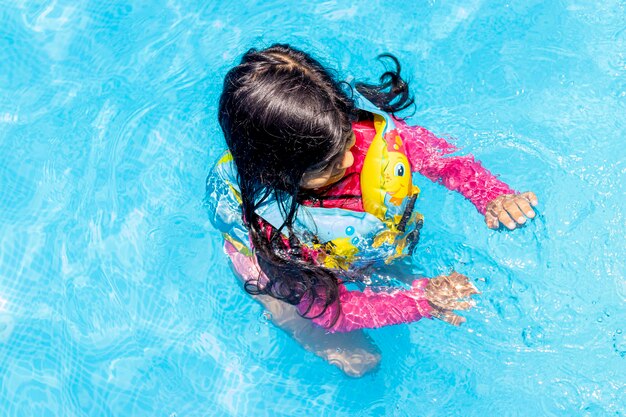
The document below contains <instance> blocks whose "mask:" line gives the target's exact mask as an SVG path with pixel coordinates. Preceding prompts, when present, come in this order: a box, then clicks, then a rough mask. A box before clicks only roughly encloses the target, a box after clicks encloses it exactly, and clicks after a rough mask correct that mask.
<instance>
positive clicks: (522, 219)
mask: <svg viewBox="0 0 626 417" xmlns="http://www.w3.org/2000/svg"><path fill="white" fill-rule="evenodd" d="M517 200H518V198H515V199H512V200H510V201H507V202H506V203H504V209H505V210H506V211H507V212H508V213H509V216H511V218H512V219H513V220H515V222H516V223H517V224H524V223H526V216H524V214H523V213H522V210H520V208H519V206H518V205H517ZM519 200H521V199H519Z"/></svg>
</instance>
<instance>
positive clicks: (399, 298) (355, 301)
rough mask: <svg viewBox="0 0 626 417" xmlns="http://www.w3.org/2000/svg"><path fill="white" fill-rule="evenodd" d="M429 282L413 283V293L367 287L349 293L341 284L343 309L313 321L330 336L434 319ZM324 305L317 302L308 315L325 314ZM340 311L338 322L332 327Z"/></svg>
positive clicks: (328, 311)
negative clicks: (427, 284)
mask: <svg viewBox="0 0 626 417" xmlns="http://www.w3.org/2000/svg"><path fill="white" fill-rule="evenodd" d="M427 282H428V280H427V279H419V280H415V281H413V288H412V289H410V290H402V289H393V290H390V291H381V292H374V291H372V289H371V288H369V287H367V288H365V290H364V291H362V292H361V291H349V290H348V289H347V288H346V287H345V285H343V284H339V306H338V305H336V304H335V305H331V306H329V307H328V308H327V309H326V311H324V313H323V314H322V315H321V316H320V317H316V318H314V319H312V320H313V323H315V324H316V325H318V326H320V327H323V328H325V329H327V330H328V331H329V332H330V333H335V332H350V331H353V330H357V329H365V328H367V329H373V328H377V327H382V326H389V325H392V324H400V323H410V322H414V321H418V320H419V319H421V318H422V317H426V318H431V315H430V311H431V307H430V304H429V303H428V301H427V300H426V297H425V296H424V287H425V286H426V283H427ZM322 305H323V302H322V301H321V300H316V302H315V303H314V304H313V306H312V307H311V309H310V311H309V312H308V313H307V316H309V317H311V316H315V315H317V314H319V312H320V311H321V308H322ZM308 306H309V301H308V300H307V299H303V300H302V302H301V303H300V304H298V311H300V314H304V313H305V312H306V309H307V308H308ZM338 309H339V316H338V317H337V321H336V322H335V323H334V324H332V325H331V323H332V320H333V318H334V317H335V315H336V314H337V311H338Z"/></svg>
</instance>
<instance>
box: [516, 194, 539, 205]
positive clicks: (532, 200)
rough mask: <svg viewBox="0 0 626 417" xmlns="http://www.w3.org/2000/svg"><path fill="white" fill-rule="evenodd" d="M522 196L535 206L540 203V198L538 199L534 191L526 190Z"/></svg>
mask: <svg viewBox="0 0 626 417" xmlns="http://www.w3.org/2000/svg"><path fill="white" fill-rule="evenodd" d="M520 196H521V197H524V198H525V199H526V200H528V202H529V203H530V204H532V205H533V207H535V206H536V205H537V204H539V200H537V196H536V195H535V193H533V192H532V191H526V192H525V193H522V194H520Z"/></svg>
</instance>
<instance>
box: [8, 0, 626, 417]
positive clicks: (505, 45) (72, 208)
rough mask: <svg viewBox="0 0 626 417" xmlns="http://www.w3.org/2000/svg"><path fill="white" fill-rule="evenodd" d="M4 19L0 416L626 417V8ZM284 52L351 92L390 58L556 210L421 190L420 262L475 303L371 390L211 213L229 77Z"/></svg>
mask: <svg viewBox="0 0 626 417" xmlns="http://www.w3.org/2000/svg"><path fill="white" fill-rule="evenodd" d="M391 3H393V6H391ZM0 6H1V8H0V10H2V11H1V12H0V415H2V416H130V415H137V416H169V417H173V416H254V417H257V416H308V415H323V416H326V415H328V416H407V415H410V416H456V415H463V416H485V415H487V416H578V415H582V416H624V415H626V334H625V332H626V320H625V319H626V314H625V301H626V281H625V274H626V273H625V271H626V261H625V259H626V256H625V255H626V253H625V252H626V226H625V224H626V191H625V190H626V146H625V144H626V2H624V1H623V0H606V1H602V2H594V1H588V0H563V1H555V2H543V1H538V0H527V1H519V2H514V3H505V2H498V1H488V0H453V1H449V2H440V1H434V0H431V1H413V0H404V1H398V2H384V1H368V2H360V1H356V0H353V1H324V2H322V1H317V2H306V3H304V2H303V3H302V4H296V3H295V2H293V4H292V3H291V2H289V3H288V5H285V4H283V2H277V1H267V2H252V1H241V2H225V1H224V2H222V1H220V2H218V1H213V2H203V3H200V2H198V4H194V3H193V2H185V1H181V0H169V1H167V2H123V1H115V2H114V1H107V2H99V1H96V2H88V1H82V0H77V1H69V0H53V1H44V0H42V1H27V2H25V1H8V0H0ZM274 41H281V42H290V43H293V44H294V45H296V46H299V47H301V48H304V49H306V50H308V51H311V52H312V53H313V54H314V55H315V56H317V57H318V58H320V59H321V60H322V61H324V62H325V63H326V64H328V65H329V66H331V67H334V68H337V69H338V70H339V73H340V75H341V76H342V77H345V78H348V77H354V78H370V79H371V78H372V77H375V76H376V75H377V74H379V73H380V71H381V67H380V66H379V64H377V63H376V62H375V57H376V55H377V54H379V53H382V52H387V51H389V52H393V53H395V54H396V55H397V56H398V57H399V58H400V59H401V61H402V63H403V64H404V71H405V75H406V76H408V77H409V78H410V79H411V80H412V88H413V90H414V92H415V94H416V97H417V102H418V103H419V105H418V109H417V112H416V113H415V116H414V117H413V118H412V119H411V122H412V123H415V124H421V125H423V126H425V127H427V128H429V129H431V130H432V131H434V132H436V133H437V134H440V135H444V136H446V137H451V138H456V139H455V141H456V143H457V144H458V145H459V146H461V147H463V149H464V152H472V153H473V154H475V155H476V156H477V158H479V159H481V160H482V161H483V162H484V164H485V165H486V166H488V167H489V168H490V169H491V170H492V171H494V172H498V173H500V174H501V178H502V179H503V180H505V181H506V182H508V183H510V184H511V185H512V186H514V187H515V188H517V189H520V190H532V191H535V192H536V193H537V195H538V196H539V199H540V215H539V217H538V218H537V219H536V220H535V221H533V222H532V223H531V224H530V225H528V226H527V227H525V228H523V229H521V230H517V231H515V232H512V233H509V232H493V231H490V230H488V229H487V228H486V227H485V226H484V222H483V219H482V218H481V216H480V215H479V214H478V213H477V212H476V211H475V210H474V209H473V207H472V206H471V205H470V203H468V202H467V201H465V200H463V198H462V197H460V196H459V195H456V194H454V193H451V192H448V191H446V190H445V189H443V188H442V187H440V186H437V185H433V184H430V183H429V182H428V181H427V180H424V181H423V182H422V183H421V184H420V187H421V188H422V197H421V198H420V201H419V210H420V211H421V212H422V213H424V215H425V217H426V224H425V227H424V229H423V237H422V241H421V244H420V246H419V249H418V251H417V252H416V254H415V259H414V261H415V264H416V265H418V269H420V272H422V273H424V274H427V275H430V276H433V275H435V274H438V273H442V272H448V271H450V270H451V269H453V268H454V269H456V270H457V271H459V272H462V273H465V274H467V275H468V276H470V277H472V278H473V279H474V280H475V282H476V283H477V286H478V287H479V288H480V289H481V291H482V295H481V296H480V297H479V299H478V306H477V308H476V309H475V310H473V311H471V312H469V313H467V314H466V316H467V318H468V322H467V323H466V324H465V325H464V326H463V327H461V328H453V327H451V326H447V325H445V324H443V323H442V322H438V321H423V322H420V323H416V324H411V325H403V326H395V327H388V328H384V329H379V330H376V331H372V332H370V334H371V336H372V337H373V339H374V340H375V341H376V343H377V344H378V345H379V346H380V348H381V350H382V353H383V361H382V366H381V368H380V370H379V371H378V372H377V373H375V374H373V375H370V376H367V377H365V378H363V379H358V380H355V379H349V378H347V377H345V376H343V375H342V374H341V373H340V372H339V371H338V370H336V369H335V368H333V367H329V366H327V365H326V364H324V363H323V362H322V361H321V360H320V359H318V358H317V357H315V356H313V355H312V354H310V353H307V352H305V351H304V350H303V349H301V348H300V347H299V346H298V345H297V344H296V343H295V342H293V341H292V340H291V339H290V338H289V337H288V336H286V335H285V334H284V333H282V332H281V331H280V330H278V329H276V328H275V327H273V326H272V325H271V324H270V323H268V320H267V318H266V317H265V316H264V314H263V311H262V309H261V307H260V306H259V305H258V304H256V303H254V302H253V301H251V299H250V298H249V297H248V296H247V295H246V294H245V293H244V292H243V290H242V289H241V288H240V286H239V285H238V284H237V282H236V279H235V278H234V276H233V275H232V273H231V272H230V270H229V268H228V264H227V262H226V259H225V257H224V255H223V254H222V251H221V248H220V243H221V242H220V236H219V234H218V233H217V232H216V231H215V230H213V229H212V227H211V226H210V224H209V222H208V220H207V216H206V212H205V210H204V208H203V205H202V199H203V195H204V179H205V176H206V175H207V173H208V171H209V167H210V165H211V163H212V162H213V161H214V159H215V158H216V156H217V155H218V154H219V153H220V152H221V150H223V149H224V143H223V139H222V138H221V136H220V134H219V129H218V126H217V123H216V114H215V112H216V100H217V97H218V95H219V92H220V84H221V80H222V78H223V75H224V73H225V72H226V71H227V69H228V68H230V67H231V66H232V65H233V63H234V62H235V61H236V60H237V58H238V56H240V55H241V53H242V52H243V51H244V50H245V49H246V48H248V47H250V46H266V45H268V44H269V43H271V42H274Z"/></svg>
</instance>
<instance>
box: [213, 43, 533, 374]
mask: <svg viewBox="0 0 626 417" xmlns="http://www.w3.org/2000/svg"><path fill="white" fill-rule="evenodd" d="M383 57H384V58H387V59H390V60H391V61H392V62H393V63H394V64H395V70H391V71H387V72H385V73H384V74H383V75H382V76H381V77H380V84H366V83H355V84H354V86H351V85H350V84H348V83H345V82H338V81H336V80H335V79H334V78H333V77H332V75H331V73H330V72H329V71H328V70H326V69H325V68H324V67H323V66H322V65H321V64H320V63H319V62H318V61H316V60H315V59H313V58H312V57H311V56H310V55H308V54H307V53H305V52H303V51H300V50H298V49H295V48H293V47H291V46H289V45H282V44H276V45H273V46H271V47H269V48H267V49H263V50H255V49H251V50H249V51H248V52H246V53H245V54H244V56H243V58H242V59H241V62H240V64H239V65H237V66H236V67H234V68H232V69H231V70H230V71H229V72H228V73H227V75H226V77H225V81H224V89H223V92H222V95H221V98H220V103H219V115H218V117H219V122H220V126H221V128H222V131H223V133H224V137H225V139H226V143H227V145H228V149H229V150H228V152H227V153H226V154H224V155H223V156H222V158H220V160H219V161H218V163H217V165H216V167H215V168H214V170H213V172H212V174H211V175H210V176H209V178H208V181H207V204H208V207H209V211H210V213H211V219H212V221H213V223H214V224H215V225H216V227H217V228H218V229H219V230H221V231H222V233H223V234H224V238H225V250H226V253H227V254H228V255H229V256H230V258H231V260H232V263H233V266H234V268H235V270H236V272H237V275H238V276H239V277H240V278H241V279H242V280H243V282H244V286H245V289H246V290H247V291H248V292H249V293H250V294H252V295H253V296H255V297H256V298H257V299H258V300H259V301H260V302H261V303H262V304H263V305H264V306H265V307H266V308H267V309H268V310H270V312H271V313H272V317H273V320H274V321H275V322H276V323H277V324H278V325H280V326H281V328H283V329H284V330H285V331H287V332H288V333H290V334H292V335H293V336H294V337H295V338H296V339H297V340H299V341H300V342H301V343H302V344H303V345H304V346H305V347H306V348H307V349H309V350H312V351H314V352H316V353H317V354H318V355H320V356H322V357H324V358H325V359H326V360H328V361H329V362H330V363H333V364H335V365H338V366H339V367H340V368H341V369H343V370H344V372H346V373H347V374H349V375H353V376H359V375H362V374H363V373H364V372H367V371H368V370H370V369H372V368H373V367H375V366H376V364H377V363H378V361H379V360H380V354H379V352H378V351H377V349H376V348H375V347H374V346H373V345H372V344H371V342H370V341H369V340H368V339H367V337H366V336H365V335H364V334H363V333H356V334H355V333H354V332H359V331H360V329H364V328H375V327H380V326H385V325H392V324H399V323H406V322H411V321H417V320H419V319H420V318H422V317H427V318H438V319H441V320H443V321H446V322H448V323H450V324H453V325H459V324H461V323H462V322H463V321H464V318H462V317H461V316H459V315H457V314H456V313H454V310H465V309H468V308H471V306H472V305H473V302H472V301H471V299H470V297H471V296H472V295H473V294H476V293H477V292H478V291H477V290H476V288H475V287H474V286H473V285H472V284H471V283H470V282H469V280H468V279H467V277H465V276H463V275H461V274H458V273H452V274H450V275H448V276H438V277H435V278H432V279H423V278H422V279H414V280H412V282H410V283H409V284H408V285H407V286H406V287H404V288H402V287H397V286H395V287H386V286H384V285H382V286H381V285H367V284H368V283H372V281H380V279H379V278H380V276H381V275H385V273H381V272H380V271H384V270H385V269H386V268H390V267H391V266H390V265H391V264H393V263H397V260H398V259H403V258H407V256H408V255H410V254H411V253H412V251H413V249H414V248H415V244H417V241H418V239H419V231H420V229H421V227H422V224H423V219H422V216H421V215H420V214H419V213H418V212H417V210H416V199H417V197H418V195H419V188H418V187H417V182H418V179H419V177H418V175H417V173H420V174H422V175H424V176H426V177H427V178H429V179H431V180H433V181H437V182H440V183H442V184H443V185H445V186H446V187H448V188H449V189H453V190H456V191H459V192H460V193H462V194H463V195H464V196H465V197H467V198H468V199H469V200H470V201H471V202H472V203H473V204H474V205H475V206H476V208H477V209H478V211H479V212H481V213H482V214H484V215H485V221H486V223H487V226H488V227H490V228H498V227H499V226H500V225H501V224H502V225H504V226H505V227H507V228H509V229H514V228H516V227H517V226H519V225H521V224H524V223H525V222H526V219H527V218H533V217H534V216H535V213H534V210H533V209H532V206H534V205H536V204H537V198H536V196H535V195H534V194H533V193H530V192H527V193H523V194H519V193H516V192H514V191H513V190H512V189H511V188H510V187H509V186H507V185H506V184H504V183H503V182H501V181H499V180H498V179H497V178H496V177H495V176H493V175H492V174H491V173H489V171H487V170H486V169H485V168H483V167H482V166H481V164H480V163H479V162H476V161H475V160H474V159H473V157H471V156H464V157H459V156H455V157H451V156H446V155H448V154H449V153H451V152H452V151H453V150H454V147H453V146H452V145H450V144H449V143H447V142H446V141H445V140H443V139H440V138H437V137H435V136H434V135H432V134H431V133H430V132H428V131H427V130H425V129H423V128H421V127H410V126H407V125H406V123H404V122H403V121H402V120H400V119H397V118H396V117H395V116H394V115H395V114H396V113H397V112H399V111H401V110H404V109H407V108H408V107H410V106H411V105H412V104H413V99H412V98H411V96H410V93H409V88H408V85H407V83H406V82H405V81H404V80H403V79H402V78H401V76H400V65H399V63H398V61H397V59H395V58H394V57H393V56H391V55H384V56H383ZM345 332H352V334H351V335H350V337H346V336H340V335H341V333H345ZM346 346H348V347H346ZM338 347H340V348H341V349H337V348H338Z"/></svg>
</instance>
